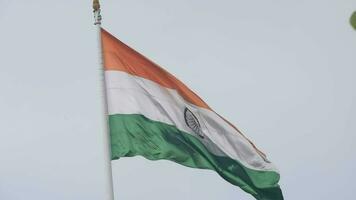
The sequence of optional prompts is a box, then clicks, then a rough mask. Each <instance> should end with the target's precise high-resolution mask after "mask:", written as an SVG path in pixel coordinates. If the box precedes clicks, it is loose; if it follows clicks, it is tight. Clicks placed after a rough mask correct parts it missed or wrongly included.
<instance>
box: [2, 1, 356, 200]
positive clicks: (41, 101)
mask: <svg viewBox="0 0 356 200" xmlns="http://www.w3.org/2000/svg"><path fill="white" fill-rule="evenodd" d="M102 1H103V2H102V6H103V18H104V21H103V26H104V27H105V28H106V29H107V30H108V31H110V32H111V33H112V34H113V35H115V36H117V37H118V38H120V39H121V40H122V41H124V42H126V43H127V44H129V45H130V46H132V47H133V48H135V49H137V50H138V51H140V52H141V53H143V54H144V55H146V56H147V57H149V58H151V59H152V60H154V61H155V62H157V63H159V64H160V65H161V66H162V67H164V68H166V69H167V70H168V71H170V72H172V73H173V74H175V75H176V76H177V77H178V78H179V79H181V80H182V81H184V82H185V83H186V84H187V85H188V86H190V87H191V88H192V89H193V90H194V91H196V92H197V93H198V94H200V96H201V97H203V98H204V99H205V100H206V101H207V102H208V103H209V104H210V105H211V107H213V108H214V109H215V110H216V111H217V112H218V113H220V114H221V115H223V116H225V117H226V118H228V119H229V120H230V121H231V122H233V123H234V124H236V125H237V126H238V127H239V128H240V129H242V130H243V131H244V132H245V134H246V135H247V136H248V137H249V138H250V139H251V140H252V141H254V142H255V143H256V144H257V146H258V147H259V148H261V149H262V150H263V151H264V152H265V153H267V155H268V156H269V159H270V160H272V161H273V162H274V163H275V164H276V165H277V166H278V168H279V170H280V172H281V182H280V184H281V187H282V190H283V192H284V196H285V199H286V200H301V199H303V200H335V199H341V200H343V199H345V200H346V199H354V197H355V195H354V189H355V181H354V180H356V173H355V172H354V171H355V169H356V156H355V153H356V144H355V140H356V79H355V75H356V59H355V58H356V31H355V30H353V29H352V28H351V26H350V25H349V21H348V20H349V17H350V15H351V14H352V12H353V11H354V10H356V1H354V0H298V1H296V0H293V1H292V0H273V1H272V0H267V1H266V0H219V1H217V0H216V1H213V0H194V1H192V0H180V1H167V0H149V1H147V0H146V1H145V0H135V1H132V0H126V1H124V0H102ZM0 24H1V28H0V199H1V200H49V199H50V200H82V199H83V200H84V199H85V200H99V199H100V200H103V198H104V196H105V189H104V188H103V186H104V184H103V182H104V181H105V179H104V176H103V174H104V171H103V170H104V167H103V166H104V165H103V158H102V153H103V152H101V149H102V146H101V145H102V143H101V141H100V136H99V135H98V132H99V126H98V121H99V120H100V117H101V116H100V112H99V110H100V109H99V107H100V104H99V102H100V101H99V99H100V97H98V96H97V93H96V89H97V88H98V85H96V81H95V80H96V79H97V76H98V69H99V66H98V65H97V40H96V31H95V27H94V26H93V16H92V9H91V1H90V0H87V1H70V0H61V1H45V0H31V1H29V0H16V1H11V0H0ZM113 179H114V190H115V195H116V199H117V200H141V199H147V200H167V199H169V200H182V199H187V200H252V199H253V198H252V197H250V196H249V195H248V194H246V193H244V192H242V190H240V189H239V188H237V187H235V186H233V185H230V184H229V183H227V182H225V181H224V180H223V179H222V178H220V177H219V176H218V175H217V174H216V173H214V172H212V171H205V170H197V169H190V168H186V167H183V166H180V165H178V164H175V163H172V162H168V161H157V162H152V161H147V160H145V159H143V158H140V157H137V158H124V159H121V160H118V161H114V162H113Z"/></svg>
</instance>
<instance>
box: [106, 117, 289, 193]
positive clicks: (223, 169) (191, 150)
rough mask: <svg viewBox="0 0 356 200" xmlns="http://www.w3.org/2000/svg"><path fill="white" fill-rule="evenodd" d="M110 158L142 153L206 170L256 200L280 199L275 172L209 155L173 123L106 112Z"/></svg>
mask: <svg viewBox="0 0 356 200" xmlns="http://www.w3.org/2000/svg"><path fill="white" fill-rule="evenodd" d="M109 124H110V133H111V151H112V159H113V160H115V159H119V158H120V157H133V156H137V155H141V156H144V157H145V158H147V159H149V160H161V159H165V160H171V161H174V162H176V163H179V164H181V165H184V166H188V167H192V168H200V169H210V170H214V171H216V172H217V173H219V174H220V175H221V176H222V177H223V178H224V179H225V180H227V181H228V182H230V183H232V184H234V185H236V186H239V187H240V188H242V189H243V190H245V191H246V192H248V193H250V194H252V195H253V196H254V197H255V198H256V199H258V200H283V196H282V192H281V190H280V188H279V186H278V181H279V174H278V173H276V172H271V171H257V170H252V169H248V168H246V167H244V166H243V165H241V164H240V163H239V162H237V161H236V160H233V159H231V158H228V157H221V156H216V155H214V154H211V153H210V152H209V151H208V150H207V149H206V147H205V146H204V145H203V144H202V143H201V142H200V141H199V139H197V138H196V137H194V136H192V135H190V134H188V133H185V132H182V131H180V130H179V129H177V128H176V127H175V126H172V125H167V124H165V123H161V122H157V121H152V120H150V119H148V118H146V117H144V116H142V115H135V114H133V115H110V117H109Z"/></svg>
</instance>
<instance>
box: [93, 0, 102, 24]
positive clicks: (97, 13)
mask: <svg viewBox="0 0 356 200" xmlns="http://www.w3.org/2000/svg"><path fill="white" fill-rule="evenodd" d="M93 9H94V19H95V22H94V25H100V24H101V19H102V18H101V14H100V12H101V10H100V3H99V0H93Z"/></svg>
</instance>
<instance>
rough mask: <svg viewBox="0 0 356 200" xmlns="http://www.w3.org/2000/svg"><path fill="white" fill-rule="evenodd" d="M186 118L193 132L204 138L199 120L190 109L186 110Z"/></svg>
mask: <svg viewBox="0 0 356 200" xmlns="http://www.w3.org/2000/svg"><path fill="white" fill-rule="evenodd" d="M184 118H185V123H186V124H187V126H188V127H189V128H190V129H192V131H193V132H194V133H195V134H197V135H198V136H199V137H200V138H204V134H203V131H202V129H201V126H200V123H199V120H198V118H197V117H196V116H195V115H194V113H193V112H192V111H190V110H189V109H188V108H185V110H184Z"/></svg>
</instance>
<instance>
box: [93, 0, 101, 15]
mask: <svg viewBox="0 0 356 200" xmlns="http://www.w3.org/2000/svg"><path fill="white" fill-rule="evenodd" d="M93 9H94V12H95V11H98V10H99V9H100V3H99V0H93Z"/></svg>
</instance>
